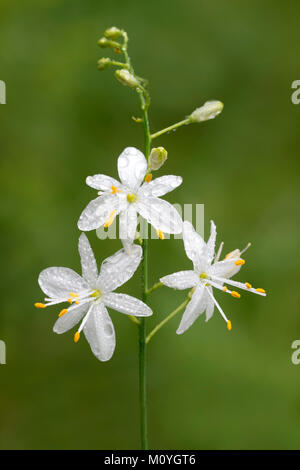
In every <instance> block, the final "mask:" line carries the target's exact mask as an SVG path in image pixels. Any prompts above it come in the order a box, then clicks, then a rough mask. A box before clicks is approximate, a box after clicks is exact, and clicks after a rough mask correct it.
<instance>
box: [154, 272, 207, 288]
mask: <svg viewBox="0 0 300 470" xmlns="http://www.w3.org/2000/svg"><path fill="white" fill-rule="evenodd" d="M160 282H162V283H163V284H164V285H165V286H167V287H171V288H173V289H180V290H182V289H189V288H191V287H195V286H196V285H197V284H199V277H198V276H197V274H196V273H195V271H179V272H177V273H174V274H169V275H168V276H164V277H162V278H161V279H160Z"/></svg>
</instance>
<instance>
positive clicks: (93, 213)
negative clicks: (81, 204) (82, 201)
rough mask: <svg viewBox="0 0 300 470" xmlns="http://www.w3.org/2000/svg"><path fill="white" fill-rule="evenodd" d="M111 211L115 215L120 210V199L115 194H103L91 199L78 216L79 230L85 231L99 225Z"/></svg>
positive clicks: (107, 217) (106, 218)
mask: <svg viewBox="0 0 300 470" xmlns="http://www.w3.org/2000/svg"><path fill="white" fill-rule="evenodd" d="M113 211H115V215H117V214H118V213H119V211H120V199H119V197H118V196H117V195H116V194H103V195H101V196H99V197H97V198H96V199H93V200H92V201H91V202H89V204H88V205H87V206H86V208H85V209H84V211H83V212H82V213H81V215H80V217H79V220H78V228H79V230H82V231H83V232H85V231H89V230H94V229H96V228H98V227H101V225H103V224H105V222H106V221H107V220H108V219H109V217H110V215H111V213H112V212H113Z"/></svg>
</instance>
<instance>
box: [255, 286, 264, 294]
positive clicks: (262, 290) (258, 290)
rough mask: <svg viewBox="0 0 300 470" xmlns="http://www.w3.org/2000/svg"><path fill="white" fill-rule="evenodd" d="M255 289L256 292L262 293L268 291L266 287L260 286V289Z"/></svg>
mask: <svg viewBox="0 0 300 470" xmlns="http://www.w3.org/2000/svg"><path fill="white" fill-rule="evenodd" d="M255 290H256V292H260V293H261V294H265V293H266V291H265V289H261V288H260V287H259V288H258V289H255Z"/></svg>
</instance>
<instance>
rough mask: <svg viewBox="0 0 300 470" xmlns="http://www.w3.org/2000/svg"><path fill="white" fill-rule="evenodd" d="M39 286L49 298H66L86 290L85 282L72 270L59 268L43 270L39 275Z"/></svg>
mask: <svg viewBox="0 0 300 470" xmlns="http://www.w3.org/2000/svg"><path fill="white" fill-rule="evenodd" d="M39 285H40V287H41V289H42V291H44V292H45V294H47V295H48V296H49V297H51V298H60V297H68V296H69V293H70V292H78V291H80V290H84V289H87V288H88V284H87V282H86V281H85V280H84V279H83V278H82V277H81V276H79V274H77V273H76V272H75V271H73V269H70V268H60V267H52V268H46V269H44V270H43V271H42V272H41V273H40V275H39Z"/></svg>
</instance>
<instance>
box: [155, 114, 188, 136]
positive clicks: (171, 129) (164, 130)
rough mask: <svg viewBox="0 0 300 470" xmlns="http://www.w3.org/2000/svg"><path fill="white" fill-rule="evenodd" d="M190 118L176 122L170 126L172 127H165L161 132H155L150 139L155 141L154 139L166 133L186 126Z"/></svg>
mask: <svg viewBox="0 0 300 470" xmlns="http://www.w3.org/2000/svg"><path fill="white" fill-rule="evenodd" d="M190 122H191V121H190V118H189V117H188V118H186V119H184V120H183V121H179V122H176V123H175V124H172V126H169V127H166V128H165V129H162V130H161V131H158V132H155V133H154V134H152V135H151V139H152V140H153V139H156V137H159V136H160V135H163V134H166V133H167V132H170V131H173V130H175V129H178V127H181V126H185V125H187V124H190Z"/></svg>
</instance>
